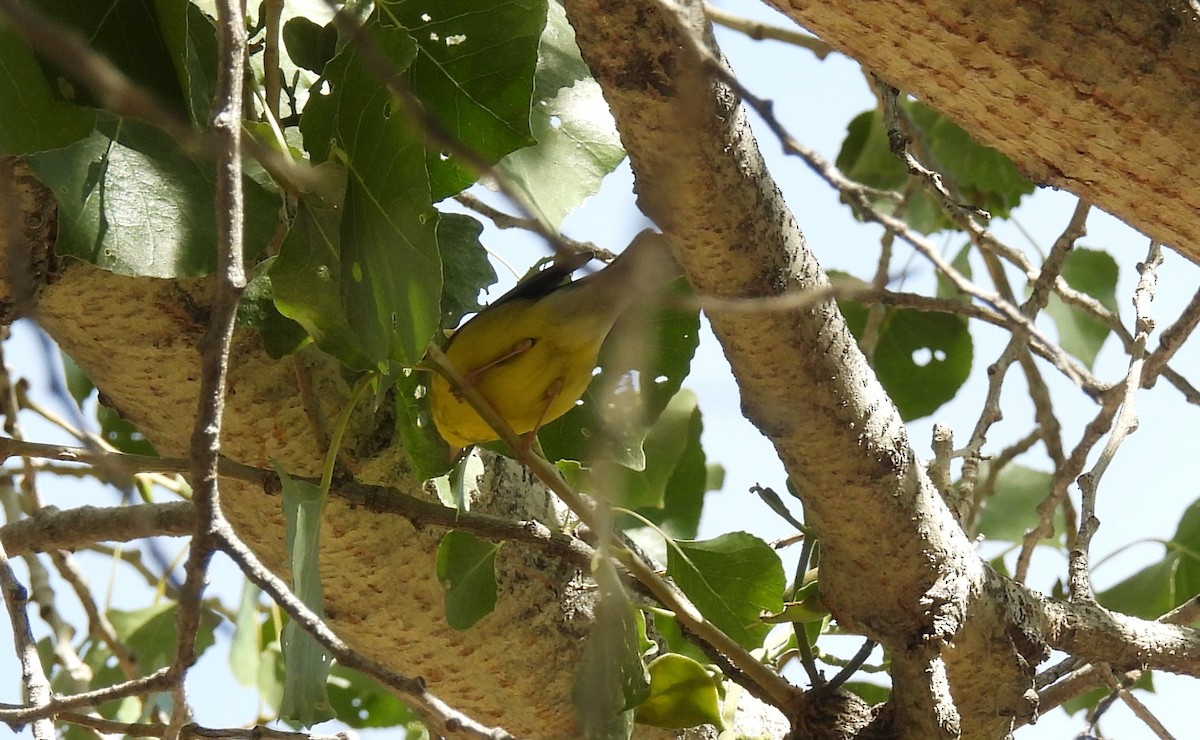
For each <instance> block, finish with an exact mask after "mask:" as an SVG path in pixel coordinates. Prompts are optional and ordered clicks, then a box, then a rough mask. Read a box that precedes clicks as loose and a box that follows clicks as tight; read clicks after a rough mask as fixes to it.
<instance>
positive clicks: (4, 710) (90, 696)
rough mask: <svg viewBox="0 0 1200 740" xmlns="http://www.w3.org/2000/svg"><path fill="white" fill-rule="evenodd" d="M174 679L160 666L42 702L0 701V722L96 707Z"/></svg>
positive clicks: (161, 687)
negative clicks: (134, 676) (140, 675)
mask: <svg viewBox="0 0 1200 740" xmlns="http://www.w3.org/2000/svg"><path fill="white" fill-rule="evenodd" d="M174 683H175V679H174V678H173V676H172V674H171V669H170V667H167V668H162V669H159V670H157V671H155V672H154V673H152V674H150V675H149V676H146V677H145V678H139V679H137V680H135V681H126V682H124V683H119V684H117V685H115V686H106V687H105V688H103V689H96V690H95V691H84V692H81V693H78V694H72V695H70V696H56V697H54V698H52V699H50V701H48V702H46V703H45V704H43V705H42V706H38V707H32V706H13V705H11V704H0V722H3V723H5V724H7V725H9V726H10V727H12V726H16V725H22V724H27V723H29V722H33V721H35V720H38V719H43V718H46V717H55V716H57V715H59V714H61V713H63V712H65V711H67V710H69V709H79V708H81V707H98V706H100V705H101V704H105V703H107V702H110V701H113V700H115V699H124V698H125V697H127V696H144V695H146V694H151V693H154V692H156V691H162V690H164V689H169V688H171V686H172V685H173V684H174Z"/></svg>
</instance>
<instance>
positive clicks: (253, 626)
mask: <svg viewBox="0 0 1200 740" xmlns="http://www.w3.org/2000/svg"><path fill="white" fill-rule="evenodd" d="M260 594H262V589H260V588H259V587H258V586H255V585H254V584H253V583H251V582H250V581H246V583H245V584H243V586H242V598H241V601H240V602H238V610H237V620H236V622H235V623H234V627H233V639H232V640H230V641H229V670H230V672H231V673H232V674H233V677H234V679H236V680H237V682H238V683H240V684H241V685H243V686H256V685H257V684H258V672H259V666H260V664H261V663H262V660H261V653H262V647H261V646H260V645H259V643H258V638H259V635H260V634H261V632H262V630H261V628H260V627H259V624H258V597H259V595H260Z"/></svg>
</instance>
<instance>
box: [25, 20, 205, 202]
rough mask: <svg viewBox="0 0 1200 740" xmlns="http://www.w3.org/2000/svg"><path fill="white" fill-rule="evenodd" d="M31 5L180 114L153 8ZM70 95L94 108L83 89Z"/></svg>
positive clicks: (177, 89) (168, 58) (167, 51)
mask: <svg viewBox="0 0 1200 740" xmlns="http://www.w3.org/2000/svg"><path fill="white" fill-rule="evenodd" d="M32 5H34V6H36V7H37V9H38V10H40V11H42V12H43V13H44V14H46V15H47V16H48V17H49V18H51V19H52V20H54V21H56V22H58V23H60V24H62V25H64V26H66V27H68V28H72V29H74V30H76V31H78V32H79V34H80V35H81V36H83V38H85V39H87V45H88V48H90V49H92V50H93V51H97V52H99V53H101V54H103V55H104V56H105V57H107V58H108V61H109V62H111V63H113V64H115V65H116V66H117V68H118V69H120V70H121V72H122V73H124V74H125V76H126V77H128V78H130V79H131V80H132V81H133V82H134V83H136V84H138V85H140V86H142V87H143V88H147V89H149V90H150V92H152V93H153V94H154V95H155V96H156V97H157V98H158V101H159V102H160V103H162V104H164V105H166V106H168V107H169V108H170V109H171V112H172V113H179V114H184V112H185V109H186V105H185V97H184V95H183V92H182V91H181V90H180V87H179V79H178V78H177V77H176V70H175V64H174V62H173V59H172V56H171V52H170V49H169V48H168V47H167V43H166V41H165V40H164V36H166V35H167V33H166V31H165V30H164V27H163V24H162V23H161V22H160V20H159V17H158V12H157V11H158V7H157V4H156V3H152V2H145V0H110V2H103V3H80V2H75V0H35V2H33V3H32ZM69 86H70V85H68V87H69ZM75 93H76V94H77V95H78V96H79V97H80V102H82V103H83V104H85V105H93V104H94V103H93V102H92V101H90V100H89V99H88V95H89V93H88V92H87V91H86V90H85V89H83V88H78V89H76V90H75ZM210 213H211V211H210Z"/></svg>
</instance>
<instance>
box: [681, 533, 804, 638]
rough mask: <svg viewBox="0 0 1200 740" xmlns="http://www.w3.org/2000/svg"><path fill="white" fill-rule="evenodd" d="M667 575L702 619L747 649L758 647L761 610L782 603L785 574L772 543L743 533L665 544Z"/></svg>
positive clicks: (765, 629) (762, 631) (763, 634)
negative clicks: (769, 543)
mask: <svg viewBox="0 0 1200 740" xmlns="http://www.w3.org/2000/svg"><path fill="white" fill-rule="evenodd" d="M667 574H668V575H670V576H671V578H673V579H674V580H675V583H676V584H677V585H678V586H679V588H680V589H681V590H682V591H683V592H684V593H685V594H687V597H688V598H689V599H691V601H692V603H693V604H695V605H696V607H697V608H698V609H699V610H700V613H701V614H703V615H704V617H705V618H706V619H708V620H709V621H710V622H712V623H713V624H714V625H716V626H717V627H718V628H720V629H721V631H722V632H724V633H725V634H727V635H729V636H730V637H731V638H733V639H734V640H735V641H736V642H737V643H738V644H739V645H741V646H742V647H744V648H746V649H747V650H753V649H754V648H756V647H761V646H762V641H763V639H764V638H765V637H766V636H767V633H768V632H769V631H770V629H771V628H770V626H769V625H767V624H766V623H764V622H763V621H762V620H761V619H760V615H762V614H763V613H764V612H766V613H775V612H778V611H779V610H780V609H782V608H783V590H784V588H785V587H786V585H787V579H786V577H785V576H784V573H783V564H782V563H780V561H779V556H778V555H777V554H776V553H775V551H774V550H773V549H771V546H770V545H768V544H767V543H765V542H763V541H762V540H760V539H759V538H757V537H755V536H753V535H750V534H746V533H745V532H730V533H728V534H723V535H721V536H720V537H717V538H715V539H711V540H691V541H677V542H676V543H675V546H674V547H668V548H667Z"/></svg>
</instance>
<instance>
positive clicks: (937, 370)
mask: <svg viewBox="0 0 1200 740" xmlns="http://www.w3.org/2000/svg"><path fill="white" fill-rule="evenodd" d="M838 306H839V307H840V308H841V311H842V314H843V315H844V316H845V317H846V323H847V325H849V327H850V331H851V332H852V333H853V334H854V336H855V337H859V336H862V331H863V327H865V326H866V319H867V310H866V308H865V307H863V306H862V304H859V303H857V302H855V301H840V302H839V303H838ZM973 356H974V350H973V344H972V340H971V334H970V332H969V331H968V330H967V321H966V319H964V318H962V317H961V316H954V315H952V314H944V313H934V312H931V311H918V310H916V309H912V308H900V309H887V310H886V311H885V313H884V319H883V326H882V329H881V330H880V334H879V342H878V344H876V345H875V357H874V364H875V373H876V375H878V376H879V382H880V383H882V384H883V387H884V388H885V389H886V390H887V392H888V394H889V395H890V396H891V397H892V400H893V401H894V402H895V404H896V408H897V409H898V410H899V411H900V416H901V417H902V418H903V419H904V420H905V421H911V420H912V419H919V418H921V417H923V416H929V415H930V414H932V413H933V412H934V411H937V410H938V408H940V407H941V406H942V404H944V403H946V402H947V401H949V400H951V399H952V398H954V396H955V394H956V393H958V389H959V388H961V387H962V384H963V383H964V382H966V380H967V376H968V375H970V373H971V360H972V358H973Z"/></svg>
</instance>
